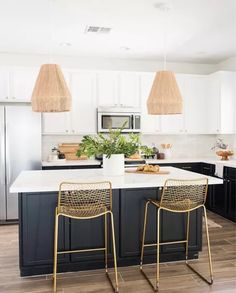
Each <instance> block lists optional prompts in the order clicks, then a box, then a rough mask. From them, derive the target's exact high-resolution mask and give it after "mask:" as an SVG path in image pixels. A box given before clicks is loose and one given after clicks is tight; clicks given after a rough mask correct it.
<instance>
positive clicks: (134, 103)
mask: <svg viewBox="0 0 236 293" xmlns="http://www.w3.org/2000/svg"><path fill="white" fill-rule="evenodd" d="M139 86H140V82H139V75H138V74H137V73H130V72H113V71H112V72H99V73H97V100H98V105H99V106H119V107H140V88H139Z"/></svg>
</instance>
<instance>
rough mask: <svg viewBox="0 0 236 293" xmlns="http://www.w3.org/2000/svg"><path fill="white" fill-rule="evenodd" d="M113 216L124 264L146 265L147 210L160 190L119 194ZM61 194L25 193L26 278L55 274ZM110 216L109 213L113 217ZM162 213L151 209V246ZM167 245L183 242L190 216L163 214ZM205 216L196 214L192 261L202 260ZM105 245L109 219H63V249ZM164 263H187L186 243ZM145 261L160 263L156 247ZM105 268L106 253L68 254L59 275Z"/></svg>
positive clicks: (164, 250)
mask: <svg viewBox="0 0 236 293" xmlns="http://www.w3.org/2000/svg"><path fill="white" fill-rule="evenodd" d="M112 193H113V214H114V222H115V236H116V251H117V260H118V265H119V266H126V265H134V264H136V265H137V264H139V262H140V250H141V239H142V231H143V220H144V207H145V202H146V200H147V199H148V198H152V199H158V198H159V197H160V190H159V189H157V188H145V189H143V188H142V189H139V188H137V189H115V190H113V192H112ZM57 196H58V195H57V193H56V192H51V193H46V192H45V193H24V194H19V223H20V225H19V241H20V272H21V276H29V275H36V274H49V273H52V270H53V244H54V225H55V207H56V205H57ZM108 217H109V215H108ZM156 217H157V210H156V209H155V207H153V206H151V205H150V207H149V213H148V221H147V234H146V235H147V237H146V242H147V243H155V242H156V230H157V229H156V228H157V227H156V220H157V218H156ZM160 224H161V231H160V232H161V241H171V240H183V239H185V237H186V216H185V215H184V214H171V213H167V212H163V213H161V222H160ZM201 225H202V217H201V212H200V211H198V212H192V213H191V226H190V258H196V257H197V256H198V251H200V250H201V237H202V236H201V233H202V231H201ZM108 229H109V236H108V246H109V249H108V250H109V265H110V266H113V257H112V241H111V225H110V222H109V225H108ZM98 247H99V248H101V247H104V219H103V218H102V217H99V218H95V219H90V220H75V219H68V218H65V217H62V216H61V217H60V222H59V247H58V250H59V251H62V250H78V249H84V248H98ZM160 252H161V255H160V258H161V261H175V260H180V259H184V257H185V254H184V246H183V245H168V246H166V247H164V246H163V247H161V251H160ZM144 260H145V263H150V262H155V261H156V249H155V247H150V248H147V249H145V259H144ZM103 267H104V253H103V252H101V251H96V252H92V253H75V254H64V255H60V256H59V258H58V272H66V271H75V270H76V271H77V270H88V269H96V268H103Z"/></svg>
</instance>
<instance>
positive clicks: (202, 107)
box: [182, 75, 209, 134]
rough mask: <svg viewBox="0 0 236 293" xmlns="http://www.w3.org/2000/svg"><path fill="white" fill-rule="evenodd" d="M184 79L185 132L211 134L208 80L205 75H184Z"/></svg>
mask: <svg viewBox="0 0 236 293" xmlns="http://www.w3.org/2000/svg"><path fill="white" fill-rule="evenodd" d="M183 77H184V79H185V84H184V88H183V92H182V96H183V100H184V122H185V129H184V131H185V132H187V133H196V134H203V133H209V130H208V125H207V123H208V119H207V115H208V108H207V98H208V97H207V89H208V78H207V76H204V75H183Z"/></svg>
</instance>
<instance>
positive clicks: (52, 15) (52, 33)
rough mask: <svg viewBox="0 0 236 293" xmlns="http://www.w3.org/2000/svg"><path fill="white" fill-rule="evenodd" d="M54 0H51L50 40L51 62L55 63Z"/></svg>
mask: <svg viewBox="0 0 236 293" xmlns="http://www.w3.org/2000/svg"><path fill="white" fill-rule="evenodd" d="M53 2H54V0H49V34H50V40H49V49H48V52H49V53H48V54H49V58H48V59H49V63H51V64H52V63H53V51H54V50H53V43H54V13H53V8H54V5H53Z"/></svg>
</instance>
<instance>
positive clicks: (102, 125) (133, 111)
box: [97, 107, 141, 133]
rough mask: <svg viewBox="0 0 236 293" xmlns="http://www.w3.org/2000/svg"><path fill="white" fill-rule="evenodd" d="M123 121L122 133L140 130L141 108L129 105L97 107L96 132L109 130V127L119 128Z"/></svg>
mask: <svg viewBox="0 0 236 293" xmlns="http://www.w3.org/2000/svg"><path fill="white" fill-rule="evenodd" d="M125 122H126V124H125V128H124V130H123V132H124V133H125V132H140V131H141V110H140V109H139V108H131V107H98V109H97V130H98V132H109V129H118V128H121V127H122V126H123V125H124V123H125Z"/></svg>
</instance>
